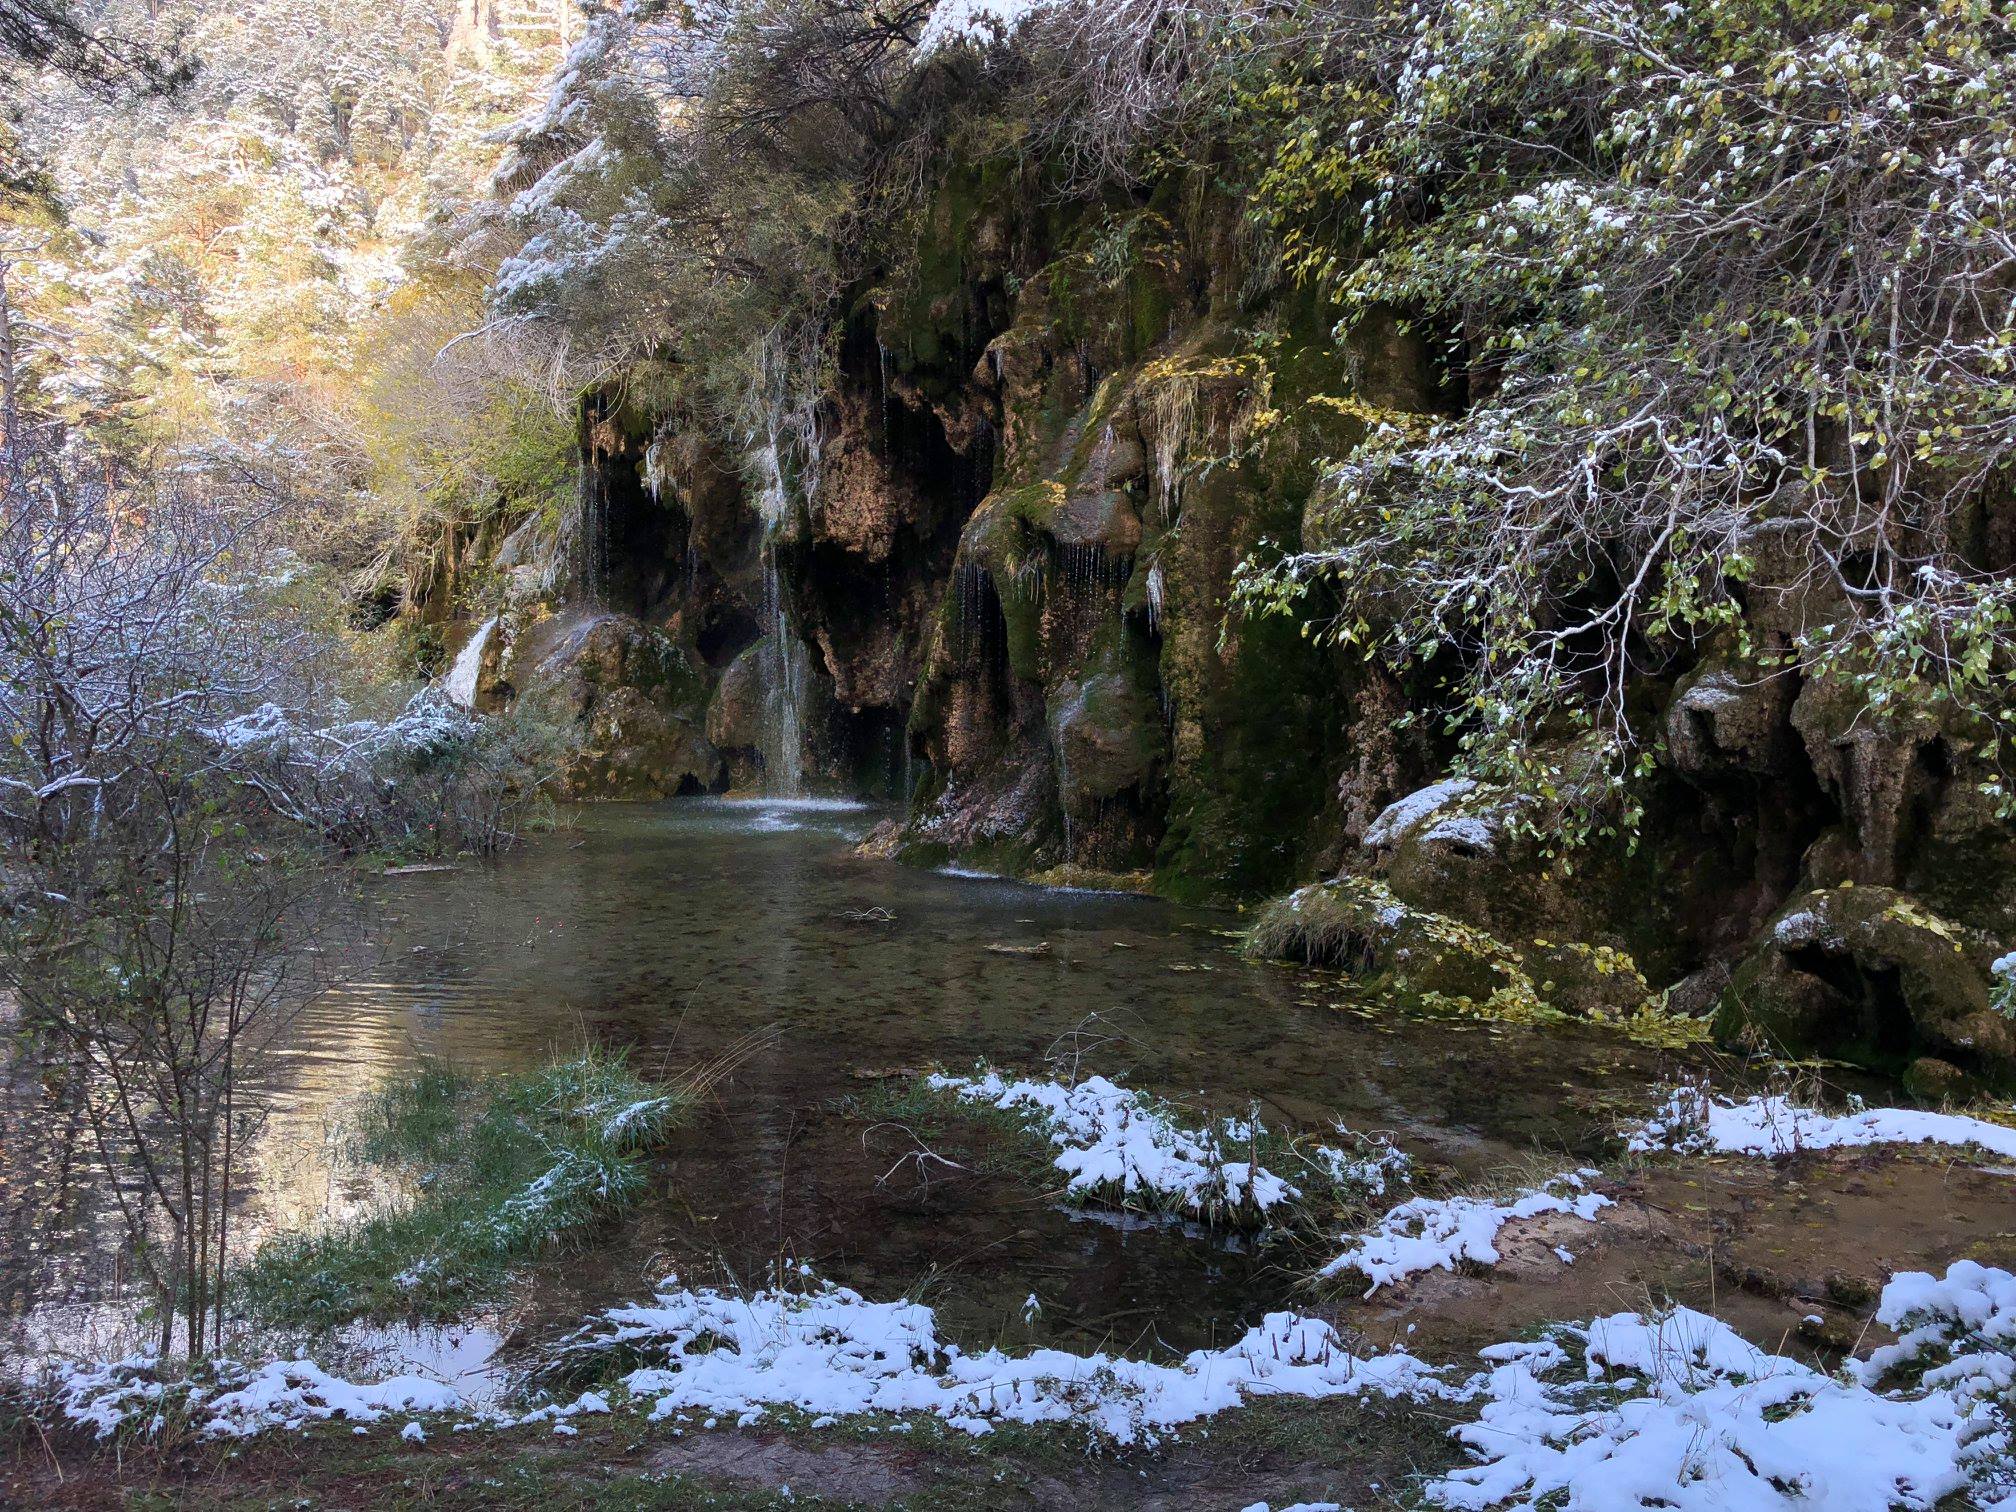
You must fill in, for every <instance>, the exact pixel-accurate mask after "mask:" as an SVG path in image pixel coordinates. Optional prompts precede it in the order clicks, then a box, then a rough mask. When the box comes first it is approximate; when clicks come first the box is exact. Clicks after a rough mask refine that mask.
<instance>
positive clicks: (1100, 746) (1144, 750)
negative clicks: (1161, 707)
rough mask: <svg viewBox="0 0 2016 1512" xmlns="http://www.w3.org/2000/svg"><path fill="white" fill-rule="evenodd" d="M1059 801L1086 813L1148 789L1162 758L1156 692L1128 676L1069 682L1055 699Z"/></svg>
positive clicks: (1104, 674) (1109, 675) (1110, 675)
mask: <svg viewBox="0 0 2016 1512" xmlns="http://www.w3.org/2000/svg"><path fill="white" fill-rule="evenodd" d="M1050 735H1051V739H1052V741H1053V742H1054V743H1055V746H1056V750H1057V774H1058V777H1057V780H1058V788H1059V794H1058V796H1059V798H1060V800H1061V801H1062V802H1063V803H1064V804H1065V805H1066V806H1067V807H1069V808H1073V809H1084V808H1089V807H1091V806H1092V805H1093V804H1097V803H1103V802H1106V801H1109V800H1111V799H1114V798H1117V797H1118V796H1120V794H1122V793H1124V792H1128V791H1130V790H1140V789H1145V788H1146V787H1147V786H1148V785H1149V784H1150V783H1151V782H1153V780H1154V778H1155V774H1156V772H1157V770H1158V769H1159V768H1160V766H1161V764H1162V759H1163V742H1162V729H1161V715H1160V713H1159V711H1158V710H1157V709H1156V707H1155V700H1154V697H1153V695H1152V694H1149V693H1147V692H1144V691H1143V690H1142V688H1141V687H1140V686H1139V685H1138V684H1137V683H1136V682H1135V680H1134V679H1133V678H1132V677H1130V676H1129V675H1127V674H1126V673H1125V672H1100V673H1094V674H1092V675H1091V676H1088V677H1085V678H1083V679H1082V680H1075V679H1067V680H1066V681H1065V682H1063V683H1061V684H1059V685H1058V687H1057V688H1056V689H1055V690H1054V691H1053V692H1052V694H1051V697H1050Z"/></svg>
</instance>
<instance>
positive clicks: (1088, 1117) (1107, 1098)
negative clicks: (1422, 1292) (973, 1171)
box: [925, 1066, 1407, 1221]
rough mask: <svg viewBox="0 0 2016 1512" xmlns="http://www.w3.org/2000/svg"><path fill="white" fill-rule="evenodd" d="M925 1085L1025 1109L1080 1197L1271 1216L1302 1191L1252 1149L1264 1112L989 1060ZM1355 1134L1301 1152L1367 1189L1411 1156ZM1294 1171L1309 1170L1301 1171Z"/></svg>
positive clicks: (1339, 1179) (1320, 1170) (1208, 1216)
mask: <svg viewBox="0 0 2016 1512" xmlns="http://www.w3.org/2000/svg"><path fill="white" fill-rule="evenodd" d="M925 1085H926V1086H928V1087H931V1088H932V1089H934V1090H936V1091H939V1092H948V1093H950V1094H952V1095H953V1096H955V1097H957V1098H960V1099H961V1100H963V1101H966V1102H975V1103H983V1104H985V1105H987V1106H989V1107H994V1108H999V1109H1002V1110H1003V1111H1006V1112H1012V1113H1017V1114H1020V1115H1021V1116H1022V1118H1023V1120H1024V1122H1025V1123H1026V1125H1027V1126H1028V1127H1029V1128H1030V1130H1031V1131H1032V1132H1033V1133H1035V1134H1037V1135H1039V1136H1041V1137H1042V1138H1044V1139H1046V1140H1048V1141H1049V1143H1051V1144H1053V1145H1055V1146H1056V1147H1057V1155H1056V1158H1055V1160H1054V1161H1053V1162H1052V1163H1053V1164H1054V1165H1055V1166H1056V1168H1057V1169H1058V1170H1059V1171H1062V1172H1063V1173H1064V1175H1065V1177H1066V1181H1065V1189H1066V1191H1067V1192H1069V1193H1071V1194H1072V1195H1074V1196H1077V1197H1086V1198H1093V1197H1096V1198H1102V1199H1106V1200H1111V1201H1115V1202H1117V1203H1119V1204H1120V1205H1123V1206H1146V1207H1153V1208H1158V1209H1163V1210H1166V1211H1170V1212H1180V1213H1187V1214H1189V1215H1191V1216H1193V1217H1197V1218H1201V1219H1204V1220H1206V1221H1219V1220H1221V1219H1223V1218H1226V1217H1228V1216H1231V1215H1235V1214H1242V1213H1243V1214H1249V1215H1259V1216H1266V1215H1269V1214H1272V1213H1274V1212H1275V1211H1276V1210H1277V1209H1280V1208H1282V1207H1284V1206H1286V1205H1287V1204H1289V1203H1292V1202H1293V1201H1294V1200H1295V1199H1296V1198H1298V1197H1299V1196H1301V1195H1302V1193H1301V1190H1300V1188H1299V1187H1298V1186H1297V1185H1296V1184H1295V1182H1294V1181H1291V1180H1290V1179H1289V1178H1288V1177H1287V1176H1284V1175H1282V1174H1280V1173H1279V1172H1276V1171H1272V1170H1269V1169H1268V1168H1267V1167H1266V1166H1264V1165H1262V1164H1260V1163H1259V1161H1258V1160H1257V1159H1254V1158H1251V1157H1252V1155H1253V1152H1254V1149H1255V1146H1256V1144H1257V1142H1258V1141H1259V1139H1260V1138H1261V1136H1263V1135H1264V1134H1265V1130H1264V1129H1263V1128H1262V1126H1261V1124H1260V1121H1259V1118H1258V1115H1257V1113H1255V1114H1249V1115H1248V1116H1247V1117H1246V1118H1222V1119H1219V1120H1217V1121H1215V1122H1213V1123H1209V1124H1206V1125H1203V1126H1201V1127H1190V1126H1186V1125H1184V1124H1182V1123H1179V1122H1178V1121H1177V1119H1176V1117H1175V1115H1174V1113H1173V1112H1172V1110H1171V1109H1169V1108H1168V1107H1167V1106H1165V1105H1164V1104H1161V1103H1159V1102H1156V1101H1154V1100H1152V1099H1149V1098H1145V1097H1143V1096H1142V1095H1141V1094H1140V1093H1138V1092H1135V1091H1133V1090H1131V1089H1130V1088H1127V1087H1123V1086H1121V1085H1120V1084H1119V1083H1117V1082H1114V1081H1111V1080H1109V1079H1108V1078H1106V1077H1103V1076H1088V1077H1086V1078H1085V1079H1084V1080H1082V1081H1079V1082H1077V1083H1075V1084H1072V1085H1066V1084H1064V1083H1063V1082H1058V1081H1052V1080H1048V1079H1042V1078H1037V1079H1023V1080H1010V1079H1008V1078H1006V1077H1003V1076H1002V1075H1001V1074H1000V1073H999V1072H997V1071H992V1070H989V1069H987V1068H985V1067H984V1066H983V1067H979V1068H976V1069H975V1071H974V1073H973V1074H972V1075H970V1076H946V1075H933V1076H928V1077H926V1078H925ZM1339 1132H1340V1133H1344V1132H1345V1131H1343V1130H1341V1129H1340V1130H1339ZM1350 1138H1351V1142H1352V1143H1353V1146H1354V1147H1353V1148H1351V1149H1348V1150H1347V1149H1343V1148H1340V1147H1338V1146H1334V1145H1322V1144H1318V1145H1312V1146H1310V1147H1308V1148H1307V1149H1306V1151H1304V1152H1303V1153H1302V1155H1301V1159H1302V1160H1303V1161H1304V1163H1305V1165H1306V1166H1307V1167H1308V1172H1309V1175H1311V1176H1317V1177H1320V1178H1321V1179H1323V1180H1325V1181H1327V1182H1329V1183H1331V1184H1333V1185H1336V1186H1339V1187H1345V1188H1350V1189H1355V1190H1356V1191H1358V1192H1362V1193H1364V1194H1366V1195H1370V1196H1380V1195H1383V1194H1384V1193H1385V1191H1386V1188H1387V1184H1388V1183H1389V1181H1395V1180H1400V1179H1403V1178H1404V1176H1405V1174H1406V1170H1407V1157H1406V1156H1405V1155H1404V1154H1402V1153H1401V1152H1400V1151H1398V1150H1396V1149H1394V1148H1393V1146H1392V1145H1391V1144H1388V1143H1387V1142H1385V1141H1384V1140H1380V1139H1367V1138H1362V1137H1360V1136H1356V1135H1353V1136H1350ZM1237 1155H1245V1156H1247V1157H1248V1158H1246V1159H1235V1158H1233V1157H1234V1156H1237ZM1296 1180H1306V1178H1305V1177H1304V1176H1302V1175H1300V1174H1297V1176H1296Z"/></svg>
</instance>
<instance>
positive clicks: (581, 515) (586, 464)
mask: <svg viewBox="0 0 2016 1512" xmlns="http://www.w3.org/2000/svg"><path fill="white" fill-rule="evenodd" d="M577 493H578V496H579V501H580V503H579V508H578V509H577V511H576V514H575V520H574V585H575V588H576V591H577V592H578V593H579V595H580V598H581V601H582V602H583V603H586V604H593V603H597V602H599V601H600V599H601V597H602V584H603V583H604V582H606V581H607V580H608V577H609V487H608V484H607V483H606V482H605V481H604V479H603V477H602V467H601V464H600V463H599V462H597V461H596V460H595V458H594V457H593V456H589V457H584V458H583V459H582V462H581V480H580V483H579V484H578V485H577Z"/></svg>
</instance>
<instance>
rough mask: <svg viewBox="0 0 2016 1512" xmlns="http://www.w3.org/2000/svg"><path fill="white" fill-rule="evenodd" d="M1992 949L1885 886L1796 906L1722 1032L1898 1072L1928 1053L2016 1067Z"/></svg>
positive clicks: (1737, 986) (1737, 991)
mask: <svg viewBox="0 0 2016 1512" xmlns="http://www.w3.org/2000/svg"><path fill="white" fill-rule="evenodd" d="M1989 955H1990V950H1989V947H1988V945H1987V943H1986V942H1985V941H1983V940H1982V939H1981V938H1980V937H1978V936H1976V935H1974V934H1973V933H1972V932H1971V931H1968V930H1966V929H1964V928H1962V927H1961V926H1959V925H1956V924H1954V923H1952V922H1951V921H1949V920H1947V919H1944V918H1942V917H1940V916H1939V915H1938V914H1935V913H1933V912H1932V911H1931V910H1930V909H1928V908H1926V907H1925V906H1924V905H1923V904H1922V903H1920V902H1919V901H1918V900H1916V899H1914V898H1912V897H1911V896H1910V895H1909V894H1906V893H1903V892H1899V891H1897V890H1895V889H1892V888H1887V887H1857V886H1853V885H1843V886H1840V887H1833V888H1819V889H1815V890H1813V891H1811V892H1807V893H1804V894H1801V895H1800V896H1799V897H1797V898H1795V899H1793V900H1792V901H1791V903H1789V904H1788V905H1787V906H1786V907H1785V908H1784V909H1783V910H1782V911H1781V912H1780V913H1779V915H1778V917H1777V918H1776V919H1775V920H1774V921H1773V923H1772V924H1771V926H1770V928H1769V932H1768V933H1767V934H1766V935H1765V936H1764V938H1763V940H1762V941H1761V942H1760V943H1759V944H1758V946H1757V947H1756V948H1755V949H1754V950H1753V951H1752V952H1751V953H1750V954H1749V955H1748V956H1747V957H1746V958H1745V959H1744V960H1742V961H1741V962H1740V963H1739V964H1738V965H1737V967H1736V968H1735V971H1734V973H1733V975H1732V977H1731V980H1730V984H1729V988H1728V990H1727V992H1725V993H1724V995H1723V999H1722V1007H1721V1013H1720V1016H1719V1018H1718V1029H1719V1030H1720V1031H1721V1032H1723V1033H1724V1034H1732V1035H1733V1034H1737V1033H1740V1032H1741V1031H1743V1030H1745V1029H1756V1030H1761V1031H1762V1032H1763V1033H1764V1034H1765V1035H1766V1036H1768V1037H1769V1038H1770V1039H1771V1040H1772V1041H1775V1042H1777V1043H1779V1044H1782V1045H1786V1046H1791V1047H1795V1048H1800V1049H1820V1050H1824V1051H1826V1052H1827V1053H1830V1054H1833V1055H1836V1056H1838V1057H1840V1058H1842V1059H1844V1060H1852V1061H1855V1062H1858V1063H1860V1064H1865V1065H1871V1066H1877V1067H1883V1068H1888V1069H1898V1068H1900V1067H1901V1066H1902V1065H1903V1064H1904V1063H1905V1062H1906V1061H1907V1060H1910V1059H1913V1058H1915V1057H1918V1056H1923V1055H1924V1054H1926V1053H1928V1052H1929V1053H1931V1054H1932V1055H1935V1056H1937V1057H1938V1058H1940V1059H1950V1060H1953V1061H1955V1062H1958V1063H1959V1064H1961V1065H1963V1066H1974V1067H1979V1068H1984V1069H1985V1068H1999V1069H2003V1070H2007V1069H2009V1068H2011V1067H2012V1066H2016V1023H2012V1022H2011V1021H2010V1020H2008V1019H2006V1018H2004V1017H2003V1016H2002V1015H2000V1014H1998V1013H1997V1012H1996V1011H1995V1010H1994V1009H1993V1008H1992V1007H1991V1006H1990V1004H1989V998H1988V969H1987V968H1988V957H1989Z"/></svg>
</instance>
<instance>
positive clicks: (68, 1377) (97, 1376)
mask: <svg viewBox="0 0 2016 1512" xmlns="http://www.w3.org/2000/svg"><path fill="white" fill-rule="evenodd" d="M207 1370H208V1376H207V1379H204V1380H198V1381H172V1380H168V1379H165V1378H164V1377H163V1374H162V1372H161V1369H160V1361H159V1360H157V1359H155V1358H154V1357H152V1356H146V1355H135V1356H130V1357H128V1358H126V1359H123V1360H117V1361H114V1362H112V1363H110V1364H99V1365H63V1366H60V1367H59V1368H58V1369H57V1371H56V1374H55V1378H54V1380H53V1383H52V1387H51V1392H50V1395H51V1396H52V1398H53V1399H54V1401H55V1404H56V1408H57V1411H58V1413H59V1415H60V1416H61V1417H63V1418H64V1419H65V1420H67V1421H68V1422H71V1423H74V1424H76V1425H78V1426H79V1427H84V1428H89V1429H91V1430H92V1431H93V1432H95V1433H96V1434H97V1436H98V1437H99V1438H106V1437H108V1436H109V1435H111V1434H112V1433H113V1432H115V1431H117V1430H118V1429H119V1428H121V1427H122V1426H126V1425H129V1424H136V1425H139V1426H142V1427H144V1428H148V1429H149V1430H150V1431H153V1430H158V1429H159V1428H160V1427H161V1426H162V1425H163V1423H164V1422H165V1415H166V1411H167V1410H168V1408H169V1407H171V1406H174V1407H176V1408H178V1409H179V1411H180V1412H181V1413H182V1414H183V1415H186V1416H187V1417H188V1419H189V1420H190V1421H192V1422H195V1423H197V1424H199V1425H200V1431H201V1432H202V1433H203V1435H204V1436H205V1437H209V1438H244V1437H247V1436H248V1435H251V1434H255V1433H259V1432H261V1431H263V1430H265V1429H268V1428H281V1427H284V1428H301V1427H304V1426H306V1425H307V1424H308V1423H311V1422H321V1421H323V1420H326V1419H329V1418H342V1419H345V1420H347V1421H350V1422H354V1423H375V1422H377V1421H378V1420H379V1419H380V1418H382V1417H384V1416H385V1415H386V1414H388V1413H395V1412H396V1413H410V1412H451V1411H453V1410H455V1409H456V1408H458V1407H460V1406H461V1405H462V1398H461V1396H460V1395H459V1394H458V1393H457V1392H456V1391H455V1389H454V1388H453V1387H450V1386H444V1385H443V1384H442V1383H441V1382H439V1381H430V1380H427V1379H426V1378H425V1377H422V1376H410V1375H402V1376H392V1377H389V1378H388V1379H386V1380H383V1381H377V1382H373V1383H370V1384H367V1385H358V1384H356V1383H354V1382H351V1381H346V1380H343V1379H341V1378H340V1377H337V1376H333V1375H330V1374H329V1373H328V1372H327V1371H325V1370H323V1369H322V1368H321V1367H320V1366H319V1365H316V1364H315V1363H314V1362H313V1361H311V1360H274V1361H271V1362H269V1363H267V1364H265V1365H262V1366H260V1367H258V1368H257V1369H252V1368H249V1367H247V1366H244V1365H240V1364H237V1363H235V1362H233V1361H230V1360H218V1361H215V1362H214V1363H213V1364H211V1365H210V1366H208V1367H207Z"/></svg>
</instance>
